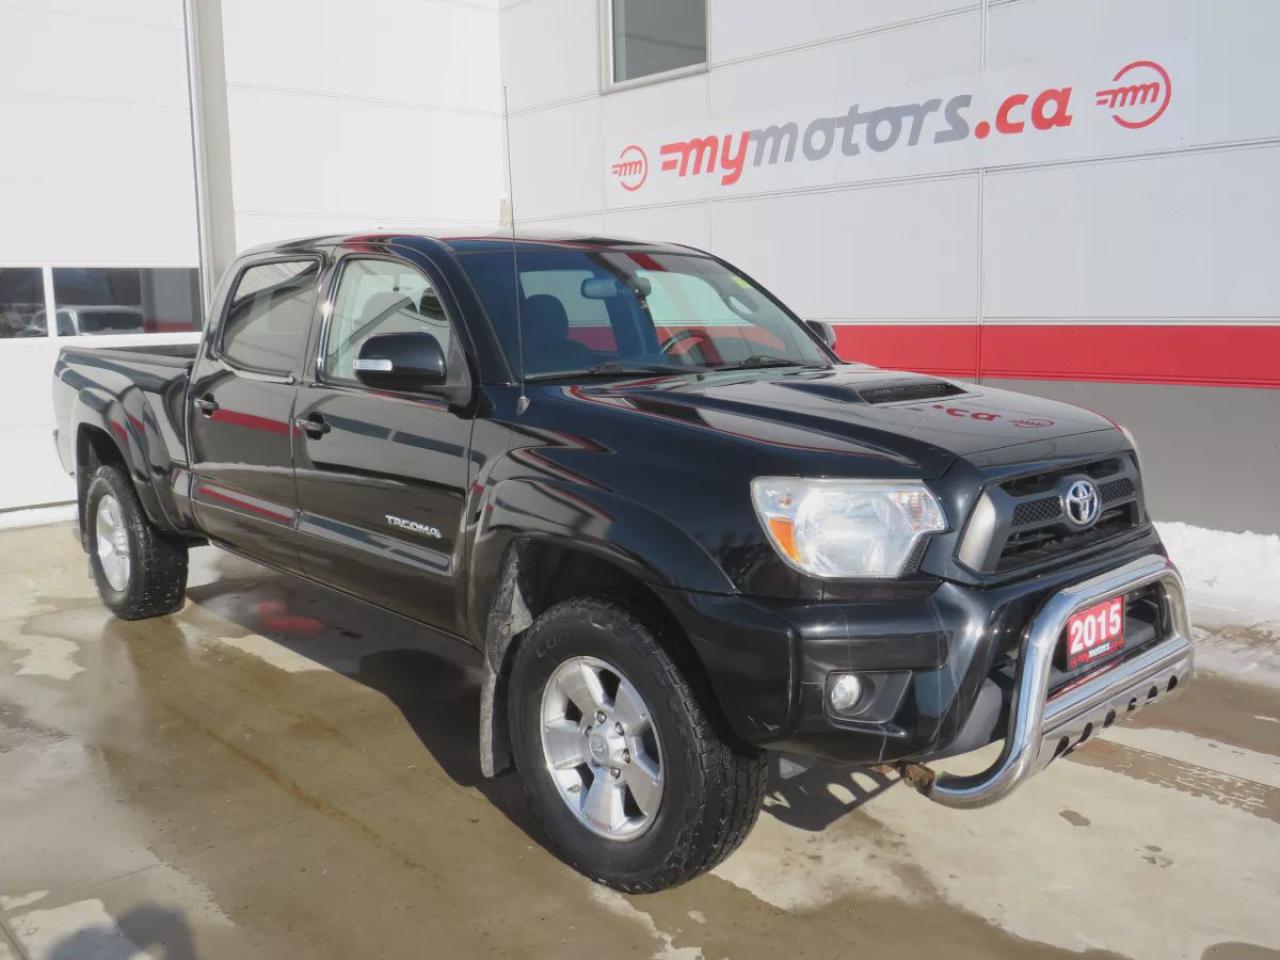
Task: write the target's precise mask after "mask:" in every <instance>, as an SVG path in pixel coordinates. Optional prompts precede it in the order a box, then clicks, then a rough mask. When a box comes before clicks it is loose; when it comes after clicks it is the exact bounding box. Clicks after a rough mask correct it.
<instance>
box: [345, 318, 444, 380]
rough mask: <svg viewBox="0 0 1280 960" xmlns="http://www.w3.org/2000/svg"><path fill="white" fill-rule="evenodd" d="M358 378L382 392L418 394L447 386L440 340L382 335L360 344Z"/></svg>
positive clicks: (419, 334) (425, 335)
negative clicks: (415, 392) (429, 388)
mask: <svg viewBox="0 0 1280 960" xmlns="http://www.w3.org/2000/svg"><path fill="white" fill-rule="evenodd" d="M355 368H356V379H358V380H359V381H360V382H361V383H363V384H364V385H365V386H366V387H374V388H376V389H380V390H404V391H415V390H421V389H423V388H424V387H438V386H441V385H442V384H444V382H445V376H446V370H445V362H444V350H443V349H441V347H440V341H439V340H437V339H436V338H435V337H433V336H432V335H431V334H429V333H425V332H422V331H417V332H414V333H382V334H378V335H376V336H372V337H369V338H368V339H367V340H365V341H364V343H362V344H360V355H359V356H358V357H356V362H355Z"/></svg>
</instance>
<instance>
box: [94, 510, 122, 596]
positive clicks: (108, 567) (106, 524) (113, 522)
mask: <svg viewBox="0 0 1280 960" xmlns="http://www.w3.org/2000/svg"><path fill="white" fill-rule="evenodd" d="M94 526H95V528H96V532H97V537H98V563H100V564H101V565H102V575H103V576H105V577H106V578H107V583H109V584H111V589H112V590H124V589H126V588H127V587H128V586H129V531H128V530H127V529H126V528H125V525H124V515H123V514H122V513H121V512H120V504H119V502H118V501H117V500H116V498H115V497H113V496H112V495H111V494H109V493H108V494H106V495H105V496H104V497H103V498H102V499H101V500H99V501H98V515H97V518H96V521H95V523H94Z"/></svg>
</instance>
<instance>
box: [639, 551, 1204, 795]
mask: <svg viewBox="0 0 1280 960" xmlns="http://www.w3.org/2000/svg"><path fill="white" fill-rule="evenodd" d="M659 592H660V595H662V596H663V599H664V600H666V601H667V603H668V608H669V609H670V610H671V611H672V612H673V613H675V614H676V617H677V619H678V620H679V621H680V626H681V627H682V629H683V631H684V633H685V635H686V636H687V637H688V638H689V639H690V641H691V642H692V644H693V647H694V650H695V651H696V653H697V655H698V660H699V661H700V667H701V669H702V671H703V672H704V673H705V675H706V678H707V680H708V681H709V683H707V684H706V687H705V689H706V691H707V693H708V695H709V696H712V697H714V698H715V699H716V700H717V701H718V702H719V707H720V715H721V716H722V718H723V719H724V720H725V721H726V725H727V727H728V729H729V730H730V731H732V733H733V734H734V735H735V736H736V737H737V738H738V739H739V740H742V741H744V742H746V743H750V744H754V745H757V746H760V747H764V748H766V749H769V750H775V751H780V752H783V753H788V754H794V755H808V756H811V757H815V758H818V759H823V760H827V761H831V762H836V763H849V764H856V765H860V766H864V767H880V768H891V769H896V770H902V771H904V772H905V773H906V774H907V775H908V777H909V779H910V780H911V781H912V782H913V783H914V784H916V785H917V786H918V787H920V788H921V789H922V790H923V791H924V792H926V793H927V794H928V795H930V796H931V797H933V798H934V799H936V800H938V801H939V802H943V803H951V804H953V805H955V806H976V805H980V804H983V803H989V802H991V800H993V799H996V798H997V797H999V796H1002V795H1004V794H1005V793H1007V792H1008V790H1009V789H1012V787H1013V786H1014V785H1016V784H1017V783H1018V782H1021V780H1023V779H1025V778H1026V777H1028V776H1030V775H1032V774H1033V773H1034V772H1035V771H1037V770H1039V769H1041V768H1042V767H1043V766H1044V765H1045V764H1046V763H1048V762H1049V761H1051V760H1052V759H1053V758H1054V757H1055V756H1059V755H1061V754H1062V753H1063V752H1065V751H1067V750H1070V749H1072V748H1073V747H1074V746H1075V745H1076V744H1078V743H1080V742H1082V741H1083V740H1085V739H1088V738H1089V737H1091V736H1092V735H1093V733H1094V732H1095V731H1097V730H1098V729H1101V728H1103V727H1106V726H1108V725H1109V724H1110V723H1114V722H1115V721H1116V720H1120V719H1123V718H1124V717H1125V716H1126V715H1127V714H1128V713H1130V712H1131V711H1132V710H1136V709H1137V708H1139V707H1141V706H1144V705H1146V704H1148V703H1150V702H1152V701H1153V700H1155V699H1161V698H1164V697H1166V696H1168V695H1169V694H1170V693H1171V692H1172V691H1174V690H1177V689H1179V688H1180V687H1181V686H1182V685H1184V684H1185V682H1186V680H1187V677H1188V675H1189V673H1190V671H1191V665H1192V652H1191V642H1190V628H1189V626H1188V623H1187V614H1186V603H1185V598H1184V593H1183V587H1182V581H1181V579H1180V578H1179V576H1178V573H1177V570H1176V569H1175V568H1174V567H1173V565H1172V564H1170V563H1169V561H1168V560H1167V558H1166V557H1165V556H1164V553H1163V550H1162V548H1161V546H1160V542H1159V540H1158V539H1157V538H1156V537H1155V536H1154V534H1153V533H1152V534H1148V535H1146V536H1144V537H1143V538H1141V539H1139V540H1136V541H1134V542H1131V543H1130V544H1129V545H1127V546H1126V547H1125V548H1124V549H1118V550H1113V551H1111V552H1110V553H1109V554H1108V555H1105V556H1096V557H1092V558H1088V559H1085V560H1081V561H1078V562H1075V563H1071V564H1064V565H1062V566H1060V567H1058V568H1056V569H1054V570H1053V571H1052V572H1044V573H1041V574H1038V575H1037V576H1035V577H1028V578H1022V579H1019V580H1016V581H1010V582H1006V583H1001V584H997V585H993V586H989V587H983V588H976V587H972V586H967V585H964V584H958V583H952V582H948V581H943V582H941V583H939V584H938V585H937V586H936V588H935V589H933V590H931V591H930V592H928V593H927V594H924V595H917V596H914V597H912V596H896V597H888V596H886V597H882V598H875V597H869V598H867V599H866V600H863V601H859V602H849V601H792V602H782V601H765V600H759V599H754V598H748V597H742V596H732V595H727V596H726V595H712V594H695V593H689V592H684V591H677V590H660V591H659ZM1117 594H1124V595H1125V596H1126V620H1125V634H1126V638H1127V647H1126V650H1125V651H1124V652H1123V653H1122V654H1121V655H1120V656H1119V657H1118V658H1116V659H1115V660H1112V661H1110V662H1107V663H1103V664H1100V665H1098V666H1096V667H1094V668H1093V669H1091V670H1088V672H1085V673H1083V674H1080V673H1079V672H1076V673H1068V672H1067V671H1066V670H1065V668H1064V667H1063V665H1062V663H1061V662H1060V661H1059V662H1054V661H1055V658H1054V652H1055V648H1056V647H1057V646H1058V643H1059V637H1060V636H1061V632H1062V628H1063V624H1064V623H1065V621H1066V619H1067V618H1068V617H1070V615H1071V613H1073V612H1074V611H1075V610H1078V609H1081V608H1083V607H1088V606H1091V605H1092V604H1093V603H1095V602H1097V601H1099V600H1100V599H1106V598H1107V597H1110V596H1115V595H1117ZM841 672H854V673H857V674H858V675H859V676H860V677H862V678H863V679H864V680H865V681H866V682H867V683H866V685H867V689H869V690H871V691H872V694H871V695H869V696H868V699H867V702H866V705H865V709H863V708H861V707H859V709H858V711H856V715H848V714H845V715H837V714H836V713H835V712H834V711H833V710H832V709H831V708H830V706H829V703H828V698H827V696H826V692H827V684H828V683H829V682H830V681H831V680H832V678H833V677H834V676H835V675H837V674H839V673H841ZM1002 739H1003V740H1005V741H1006V750H1005V752H1004V753H1003V754H1002V755H1001V760H1000V761H999V762H998V763H997V764H996V765H995V766H994V768H993V769H992V770H989V771H986V772H985V773H984V774H983V775H982V776H980V777H976V778H975V777H970V778H957V777H950V776H947V775H940V776H935V775H934V774H933V773H932V771H930V770H929V769H928V768H926V767H924V766H923V764H926V763H928V764H934V765H936V764H938V763H939V762H940V761H941V760H943V759H945V758H947V757H951V756H955V755H957V754H961V753H969V752H972V751H974V750H977V749H979V748H981V747H984V746H986V745H987V744H989V743H992V742H993V741H996V740H1002Z"/></svg>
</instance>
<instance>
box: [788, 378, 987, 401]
mask: <svg viewBox="0 0 1280 960" xmlns="http://www.w3.org/2000/svg"><path fill="white" fill-rule="evenodd" d="M778 386H782V387H788V388H790V389H792V390H796V391H799V392H801V393H807V394H810V395H816V396H819V397H826V398H828V399H830V400H843V401H845V402H846V403H847V402H848V401H850V400H860V401H862V402H863V403H869V404H878V403H909V402H913V401H920V400H938V399H940V398H942V397H958V396H960V395H961V394H967V393H969V392H971V391H969V390H965V389H963V388H962V387H957V386H956V385H955V384H954V383H948V382H947V381H946V380H932V379H926V378H920V379H918V380H903V379H889V380H887V382H886V380H881V382H880V385H879V386H874V387H873V386H867V385H866V384H857V383H852V384H851V383H840V382H838V381H837V382H834V383H833V382H823V381H822V380H821V379H814V380H800V381H797V382H791V383H779V384H778Z"/></svg>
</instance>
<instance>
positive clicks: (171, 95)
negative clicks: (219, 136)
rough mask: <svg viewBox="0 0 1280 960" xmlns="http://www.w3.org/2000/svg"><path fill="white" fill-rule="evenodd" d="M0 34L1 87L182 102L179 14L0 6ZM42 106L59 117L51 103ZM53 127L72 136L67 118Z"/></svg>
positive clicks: (184, 84)
mask: <svg viewBox="0 0 1280 960" xmlns="http://www.w3.org/2000/svg"><path fill="white" fill-rule="evenodd" d="M177 6H178V9H179V11H181V6H180V5H177ZM0 37H5V38H6V42H5V47H4V56H3V57H0V90H4V91H8V92H14V93H35V94H40V95H43V96H47V97H72V98H84V99H91V100H94V101H105V100H116V101H127V102H129V103H134V104H156V105H161V106H168V107H181V108H183V109H185V108H186V105H187V73H186V69H187V68H186V59H185V58H186V46H185V42H186V41H185V40H184V39H183V34H182V23H181V20H179V22H178V25H177V26H176V27H173V26H162V25H153V24H150V23H133V22H123V21H119V20H110V19H103V18H101V17H78V16H68V15H66V14H60V13H50V12H48V11H44V10H33V9H30V8H27V7H9V6H0ZM14 38H21V40H20V42H16V41H15V40H14ZM47 108H48V110H49V113H50V115H51V119H52V118H54V117H56V116H57V113H58V110H59V107H58V106H57V105H56V104H48V105H47ZM51 127H52V128H54V129H55V130H56V132H58V133H60V134H61V135H62V136H63V137H64V138H65V137H67V136H74V135H75V129H74V128H73V127H69V126H67V125H66V124H65V123H56V122H55V123H52V124H51ZM8 129H10V130H11V131H16V130H18V129H23V133H24V135H25V134H27V133H29V132H30V131H29V129H27V128H13V127H10V128H8ZM32 142H33V143H39V141H32Z"/></svg>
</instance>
